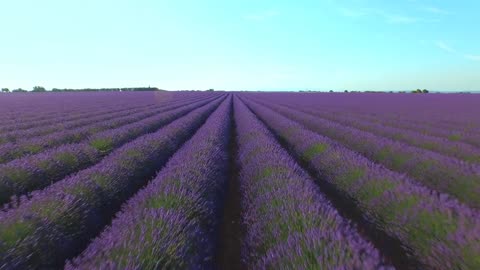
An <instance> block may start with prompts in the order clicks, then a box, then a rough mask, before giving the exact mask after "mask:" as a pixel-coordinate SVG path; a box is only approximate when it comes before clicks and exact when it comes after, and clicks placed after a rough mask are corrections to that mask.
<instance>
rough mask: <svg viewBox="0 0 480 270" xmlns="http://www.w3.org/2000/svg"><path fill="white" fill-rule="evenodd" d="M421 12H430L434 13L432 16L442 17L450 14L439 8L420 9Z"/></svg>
mask: <svg viewBox="0 0 480 270" xmlns="http://www.w3.org/2000/svg"><path fill="white" fill-rule="evenodd" d="M422 10H424V11H427V12H430V13H434V14H442V15H447V14H450V12H448V11H446V10H444V9H441V8H437V7H424V8H422Z"/></svg>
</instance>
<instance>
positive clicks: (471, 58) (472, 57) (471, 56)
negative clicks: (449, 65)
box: [465, 54, 480, 61]
mask: <svg viewBox="0 0 480 270" xmlns="http://www.w3.org/2000/svg"><path fill="white" fill-rule="evenodd" d="M465 58H467V59H470V60H473V61H480V55H473V54H466V55H465Z"/></svg>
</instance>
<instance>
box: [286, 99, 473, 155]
mask: <svg viewBox="0 0 480 270" xmlns="http://www.w3.org/2000/svg"><path fill="white" fill-rule="evenodd" d="M285 101H286V100H285ZM285 101H284V102H281V103H282V104H283V105H289V106H290V107H291V108H304V109H306V110H305V112H308V111H310V110H314V111H316V112H319V110H318V109H319V107H318V106H313V105H310V106H305V104H302V102H301V101H295V102H292V101H291V100H290V101H289V102H285ZM340 109H341V108H335V109H330V108H325V107H321V112H322V115H324V116H325V117H326V118H328V117H339V116H341V117H343V118H356V119H362V120H364V121H368V122H372V123H375V124H376V125H382V126H384V127H385V125H386V126H389V127H393V128H401V129H405V130H410V131H412V132H417V133H420V134H419V136H422V137H425V136H427V137H429V136H432V137H441V140H448V142H447V141H444V142H445V143H449V142H454V143H458V144H468V145H471V146H473V147H480V133H479V130H477V132H472V131H471V130H470V131H469V130H467V129H466V128H464V127H457V129H456V130H455V129H452V128H451V127H449V128H445V127H436V126H432V125H429V123H425V122H421V123H417V122H415V121H413V120H414V119H405V117H402V118H395V117H388V116H385V115H378V114H368V113H356V112H355V111H353V110H352V109H351V108H343V110H340ZM412 134H413V133H412ZM433 139H434V140H438V138H433ZM468 145H463V146H460V147H462V148H464V147H466V148H468V147H469V146H468ZM425 146H426V147H425V148H427V149H428V148H429V145H428V143H426V144H425ZM476 149H478V148H476ZM467 151H468V150H467Z"/></svg>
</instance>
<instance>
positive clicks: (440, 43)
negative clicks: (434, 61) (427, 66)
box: [435, 41, 480, 61]
mask: <svg viewBox="0 0 480 270" xmlns="http://www.w3.org/2000/svg"><path fill="white" fill-rule="evenodd" d="M435 45H436V46H437V47H438V48H440V49H442V50H444V51H446V52H448V53H451V54H454V55H458V56H460V57H463V58H465V59H468V60H472V61H480V55H474V54H466V53H462V52H459V51H458V50H456V49H455V48H453V47H451V46H450V45H448V44H447V43H445V42H444V41H437V42H435Z"/></svg>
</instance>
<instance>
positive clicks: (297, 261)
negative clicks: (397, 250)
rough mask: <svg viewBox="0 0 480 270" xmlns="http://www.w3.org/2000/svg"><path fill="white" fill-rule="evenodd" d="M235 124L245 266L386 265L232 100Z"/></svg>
mask: <svg viewBox="0 0 480 270" xmlns="http://www.w3.org/2000/svg"><path fill="white" fill-rule="evenodd" d="M235 122H236V125H237V132H238V144H239V154H238V162H239V166H240V172H239V173H240V178H239V179H240V189H241V194H242V208H243V221H244V224H245V226H246V236H245V240H244V241H245V242H244V243H245V245H244V247H243V254H242V255H243V258H244V260H245V261H246V263H247V264H248V266H249V268H250V269H317V268H318V269H320V268H321V269H387V268H386V267H382V262H381V259H380V255H379V253H378V251H377V250H376V249H375V248H374V247H373V246H372V245H371V244H370V243H368V242H367V241H365V240H364V239H363V238H361V236H360V235H359V234H358V233H357V232H356V231H355V230H354V229H353V228H352V227H351V226H350V225H349V223H348V222H347V221H345V220H344V219H343V218H342V217H341V216H340V215H339V214H338V212H337V211H336V210H335V209H334V208H333V207H332V205H331V204H330V202H329V201H328V200H327V199H326V198H325V197H324V196H323V195H322V194H321V193H320V191H319V189H318V187H317V186H316V185H315V184H314V182H313V180H312V179H311V178H309V177H308V176H307V174H306V173H305V172H304V171H303V170H302V169H301V168H300V167H299V166H298V165H297V164H296V162H295V161H294V160H293V159H292V158H291V157H290V156H289V155H288V153H287V152H286V151H285V150H284V149H283V148H282V147H281V146H280V145H279V144H278V143H277V142H276V140H275V138H273V136H272V134H271V133H270V132H269V131H268V130H267V129H266V128H265V126H264V125H263V124H262V123H261V122H260V121H259V120H257V119H256V117H255V116H254V115H253V114H252V113H251V112H250V111H249V110H248V109H247V108H246V107H245V105H244V104H242V103H241V102H240V101H239V100H238V99H235Z"/></svg>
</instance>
